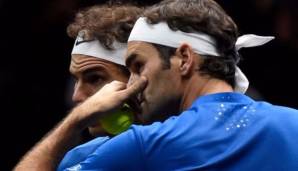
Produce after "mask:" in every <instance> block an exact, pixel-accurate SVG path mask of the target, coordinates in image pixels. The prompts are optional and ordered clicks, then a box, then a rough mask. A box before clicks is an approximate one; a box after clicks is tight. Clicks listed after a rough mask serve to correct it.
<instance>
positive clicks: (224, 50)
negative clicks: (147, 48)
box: [144, 0, 240, 87]
mask: <svg viewBox="0 0 298 171" xmlns="http://www.w3.org/2000/svg"><path fill="white" fill-rule="evenodd" d="M144 16H145V17H146V18H147V22H149V23H151V24H156V23H159V22H162V21H165V22H167V24H168V25H169V27H170V28H171V29H172V30H180V31H183V32H188V33H194V32H203V33H206V34H208V35H210V36H212V37H213V38H214V39H215V41H216V46H217V50H218V53H219V54H220V57H214V56H207V55H204V56H202V55H201V56H202V57H203V59H204V60H203V62H202V63H201V64H200V66H199V71H200V74H208V75H210V76H212V77H215V78H219V79H221V80H224V81H226V82H227V83H229V84H230V85H232V86H233V87H234V86H235V85H234V84H235V83H234V82H235V66H236V64H237V63H238V62H239V60H240V56H239V55H238V53H237V52H236V51H235V42H236V40H237V37H238V28H237V26H236V24H235V23H234V21H233V20H232V19H231V17H229V16H228V15H227V14H226V12H225V11H224V10H223V9H222V8H221V7H220V6H219V5H218V4H217V3H216V2H215V1H213V0H164V1H162V2H161V3H159V4H156V5H154V6H152V7H151V8H148V9H147V10H145V12H144ZM155 47H156V48H157V49H158V51H159V52H160V56H161V58H162V59H163V61H164V62H165V64H166V66H169V60H170V57H171V56H172V55H174V53H175V49H174V48H171V47H167V46H161V45H157V44H155Z"/></svg>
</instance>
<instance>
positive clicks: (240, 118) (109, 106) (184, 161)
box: [51, 0, 298, 171]
mask: <svg viewBox="0 0 298 171" xmlns="http://www.w3.org/2000/svg"><path fill="white" fill-rule="evenodd" d="M271 39H272V37H260V36H255V35H245V36H244V37H239V38H238V33H237V26H236V25H235V23H234V22H233V20H232V19H231V18H230V17H229V16H228V15H227V14H226V13H225V12H224V10H223V9H222V8H221V7H220V6H219V5H218V4H217V3H216V2H214V1H213V0H165V1H162V2H161V3H159V4H157V5H155V6H153V7H152V8H150V9H147V10H146V12H145V14H144V17H142V18H139V19H138V21H137V22H136V24H135V25H134V28H133V30H132V32H131V34H130V38H129V42H128V50H127V54H126V65H127V67H128V68H129V70H130V71H131V76H130V80H129V85H128V86H125V85H121V83H119V82H118V83H115V82H114V83H112V84H109V85H106V86H104V87H103V88H102V89H101V90H100V91H98V92H97V93H96V94H95V95H94V96H92V97H91V98H89V99H87V100H86V101H85V102H84V103H83V104H82V105H81V106H80V108H76V109H77V110H78V109H80V110H81V111H82V112H80V113H77V114H72V115H70V116H68V117H67V118H66V119H65V121H64V122H67V124H66V123H64V124H63V123H62V124H61V125H64V126H66V125H72V127H73V128H75V129H78V128H79V129H82V127H83V128H84V127H87V126H88V125H90V124H91V121H90V120H91V119H94V118H100V117H101V116H102V115H103V113H105V112H107V111H111V110H113V109H115V108H116V107H117V106H119V105H121V104H122V103H123V102H125V101H126V100H127V99H129V98H131V97H132V96H134V95H137V97H138V99H139V103H140V106H141V110H142V112H141V116H142V117H143V119H144V121H146V122H148V123H152V124H151V125H147V126H137V125H134V126H132V127H131V129H129V130H128V131H126V132H124V133H122V134H120V135H118V136H116V137H114V138H112V139H110V140H109V141H107V142H106V143H104V144H103V145H101V146H100V147H98V148H97V149H96V150H95V152H94V153H95V154H96V155H92V156H90V157H88V158H87V159H86V160H85V161H84V162H81V163H79V164H78V165H77V166H76V168H73V170H105V171H106V170H130V171H139V170H161V171H165V170H228V171H233V170H235V171H236V170H247V171H251V170H266V171H271V170H297V168H298V147H297V144H298V139H297V138H294V137H296V136H297V135H298V124H297V123H298V111H297V110H295V109H290V108H286V107H280V106H274V105H272V104H269V103H266V102H256V101H254V100H252V99H251V98H249V97H247V96H245V95H244V94H243V93H244V92H245V90H246V89H247V86H248V81H247V79H246V77H245V76H244V74H243V73H242V72H241V70H240V69H239V68H238V67H237V64H238V62H239V54H238V50H239V49H240V48H243V47H253V46H260V45H262V44H264V43H266V42H268V41H269V40H271ZM103 97H104V99H103ZM173 115H176V116H173ZM158 121H162V122H158ZM60 131H63V129H62V128H60V129H59V128H57V129H56V130H55V131H54V133H52V134H51V135H52V136H53V137H56V138H57V137H58V136H55V133H57V132H60ZM68 135H72V134H70V132H68ZM72 136H74V135H72ZM72 136H70V137H72ZM59 140H60V141H66V140H67V139H66V138H65V139H59ZM61 144H62V143H61ZM61 144H60V145H61ZM64 145H65V144H64ZM94 163H96V165H94Z"/></svg>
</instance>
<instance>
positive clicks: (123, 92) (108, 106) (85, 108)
mask: <svg viewBox="0 0 298 171" xmlns="http://www.w3.org/2000/svg"><path fill="white" fill-rule="evenodd" d="M146 84H147V79H146V78H145V77H140V79H138V80H136V81H135V82H134V83H132V84H131V85H130V86H129V87H127V85H126V84H125V83H123V82H119V81H113V82H111V83H109V84H106V85H105V86H104V87H103V88H101V89H100V90H99V91H98V92H96V93H95V94H94V95H93V96H91V97H90V98H88V99H87V100H86V101H85V102H83V103H82V104H81V105H79V106H78V107H77V110H78V112H74V114H75V116H73V117H75V118H76V121H78V122H81V123H82V124H83V127H88V126H90V125H92V124H93V123H94V122H96V121H97V120H98V119H100V118H101V117H103V116H104V115H105V114H108V113H109V112H111V111H113V110H115V109H116V108H117V107H119V106H121V105H122V104H123V103H124V102H126V101H127V100H128V99H130V98H131V97H133V96H135V95H136V94H138V93H139V92H141V91H142V90H143V89H144V88H145V87H146Z"/></svg>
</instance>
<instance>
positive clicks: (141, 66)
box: [126, 41, 233, 122]
mask: <svg viewBox="0 0 298 171" xmlns="http://www.w3.org/2000/svg"><path fill="white" fill-rule="evenodd" d="M200 62H202V59H201V57H200V56H199V55H198V54H195V53H194V52H193V51H192V49H191V46H189V45H187V44H183V45H181V46H180V47H179V48H177V50H176V53H175V55H174V56H172V58H171V59H170V63H171V67H170V69H164V68H163V67H162V63H163V61H162V59H161V58H160V57H159V53H158V51H157V49H156V48H155V47H154V46H153V45H152V44H150V43H146V42H140V41H132V42H129V43H128V51H127V56H126V65H127V67H128V68H129V70H130V72H131V77H130V80H129V84H132V83H133V82H134V81H135V80H138V78H139V77H141V76H145V77H146V78H148V85H147V87H146V88H145V89H144V91H143V92H142V93H141V95H139V96H140V97H139V100H140V101H141V102H142V103H141V110H142V117H143V119H144V121H146V122H153V121H156V120H164V119H166V118H167V117H168V116H170V115H173V114H179V113H181V112H182V111H183V110H185V109H187V108H188V107H190V106H191V104H192V102H193V101H194V100H195V99H196V98H198V97H199V96H202V95H206V94H212V93H218V92H232V91H233V89H232V87H231V86H230V85H229V84H227V83H226V82H224V81H222V80H219V79H215V78H211V77H209V76H206V75H204V76H203V75H201V74H199V73H198V71H197V70H198V66H199V64H200Z"/></svg>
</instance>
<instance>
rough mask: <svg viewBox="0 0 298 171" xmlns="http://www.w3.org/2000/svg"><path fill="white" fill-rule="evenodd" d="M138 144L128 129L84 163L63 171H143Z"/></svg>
mask: <svg viewBox="0 0 298 171" xmlns="http://www.w3.org/2000/svg"><path fill="white" fill-rule="evenodd" d="M143 161H144V160H143V156H142V152H141V148H140V143H139V141H138V138H137V136H136V134H135V132H134V130H132V129H130V130H128V131H126V132H124V133H122V134H120V135H118V136H116V137H114V138H112V139H110V140H109V141H107V142H106V143H104V144H102V145H101V146H100V147H98V148H97V149H96V150H95V151H94V152H93V153H92V154H91V155H89V156H88V157H87V158H86V159H85V160H84V161H81V162H80V163H78V164H77V165H75V166H73V167H71V168H67V169H65V171H68V170H69V171H70V170H71V171H74V170H80V171H84V170H88V171H119V170H130V171H139V170H145V169H144V167H145V166H144V163H143Z"/></svg>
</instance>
